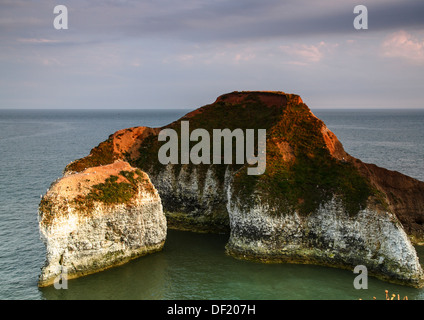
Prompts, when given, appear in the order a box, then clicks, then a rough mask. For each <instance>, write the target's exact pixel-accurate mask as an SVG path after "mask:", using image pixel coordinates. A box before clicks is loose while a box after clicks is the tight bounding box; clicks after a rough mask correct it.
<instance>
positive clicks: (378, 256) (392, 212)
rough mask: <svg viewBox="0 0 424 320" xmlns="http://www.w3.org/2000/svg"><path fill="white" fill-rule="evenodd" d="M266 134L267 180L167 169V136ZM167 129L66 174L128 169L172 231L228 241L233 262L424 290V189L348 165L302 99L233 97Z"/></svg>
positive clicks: (141, 133) (229, 169) (116, 146)
mask: <svg viewBox="0 0 424 320" xmlns="http://www.w3.org/2000/svg"><path fill="white" fill-rule="evenodd" d="M183 120H184V121H189V122H190V130H191V131H192V130H194V129H197V128H203V129H206V130H208V131H209V132H210V133H212V130H213V129H224V128H229V129H230V130H234V129H236V128H241V129H243V130H246V129H266V130H267V140H266V150H267V153H266V162H267V168H266V172H265V173H264V174H263V175H261V176H249V175H247V167H248V165H235V164H233V165H213V164H211V165H209V164H200V165H193V164H188V165H162V164H160V163H159V161H158V150H159V148H160V146H161V142H159V141H158V133H159V132H160V130H161V129H164V128H172V129H174V130H175V131H177V133H180V122H181V121H183ZM164 128H144V127H140V128H130V129H128V130H121V131H119V132H117V133H115V134H114V135H111V136H110V137H109V139H108V140H106V141H105V142H102V143H101V144H100V145H99V146H97V147H96V148H94V149H93V150H92V152H91V153H90V155H89V156H87V157H85V158H83V159H79V160H77V161H75V162H73V163H71V164H69V165H68V166H67V168H66V172H81V171H83V170H86V168H89V167H93V166H94V167H95V166H99V165H105V164H108V163H112V162H113V161H115V160H117V159H124V160H126V161H128V162H129V163H130V164H131V165H132V166H133V167H137V168H140V169H141V170H143V171H145V172H147V173H148V174H149V176H150V178H151V180H152V182H153V184H154V185H155V187H156V188H157V189H158V192H159V194H160V197H161V199H162V203H163V206H164V211H165V213H166V215H167V220H168V226H169V227H172V228H177V229H183V230H193V231H201V232H230V239H229V242H228V245H227V252H228V253H229V254H231V255H233V256H235V257H238V258H244V259H253V260H259V261H265V262H291V263H314V264H321V265H326V266H333V267H341V268H348V269H353V268H354V267H355V266H356V265H359V264H361V265H365V266H367V267H368V270H369V272H370V273H371V274H374V275H375V276H377V277H379V278H381V279H384V280H388V281H392V282H396V283H401V284H406V285H411V286H415V287H420V286H422V285H423V282H422V279H423V271H422V268H421V266H420V263H419V261H418V257H417V254H416V252H415V249H414V247H413V246H412V243H411V239H412V240H413V241H414V242H415V243H419V242H421V241H422V240H423V235H424V232H423V231H424V224H423V221H424V193H423V190H424V183H423V182H420V181H418V180H415V179H412V178H410V177H407V176H405V175H402V174H400V173H398V172H393V171H389V170H386V169H382V168H379V167H377V166H375V165H371V164H365V163H363V162H361V161H360V160H358V159H355V158H354V157H352V156H350V155H349V154H348V153H346V152H345V150H344V149H343V146H342V144H341V143H340V141H339V140H338V139H337V137H336V136H335V135H334V134H333V133H332V132H331V131H330V130H329V129H328V128H327V127H326V126H325V124H324V123H323V122H322V121H321V120H319V119H318V118H316V117H315V116H314V115H313V114H312V112H311V111H310V110H309V108H308V107H307V106H306V105H305V104H304V103H303V101H302V100H301V98H300V97H299V96H297V95H292V94H285V93H283V92H233V93H230V94H225V95H222V96H220V97H219V98H218V99H217V100H216V101H215V102H214V103H212V104H210V105H206V106H204V107H202V108H199V109H197V110H195V111H193V112H190V113H189V114H187V115H186V116H184V117H183V118H181V119H179V120H178V121H175V122H173V123H171V124H169V125H168V126H166V127H164Z"/></svg>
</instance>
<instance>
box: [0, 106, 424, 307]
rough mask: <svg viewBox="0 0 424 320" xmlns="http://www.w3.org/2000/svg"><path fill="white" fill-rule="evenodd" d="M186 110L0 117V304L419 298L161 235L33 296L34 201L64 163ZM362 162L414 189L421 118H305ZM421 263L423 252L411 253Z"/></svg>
mask: <svg viewBox="0 0 424 320" xmlns="http://www.w3.org/2000/svg"><path fill="white" fill-rule="evenodd" d="M189 111H190V110H160V109H156V110H76V109H75V110H7V109H3V110H0V152H1V163H0V299H1V300H70V299H73V300H86V299H87V300H88V299H89V300H100V299H102V300H104V299H107V300H108V299H114V300H121V299H127V300H128V299H130V300H133V299H134V300H135V299H137V300H138V299H140V300H194V299H196V300H199V299H200V300H209V299H210V300H212V299H213V300H335V299H336V300H345V299H346V300H358V299H363V300H369V299H374V298H375V299H378V300H383V299H385V296H386V293H385V290H388V292H389V294H390V296H391V295H392V294H395V295H396V296H397V295H399V297H400V298H404V297H408V299H409V300H424V289H415V288H409V287H404V286H399V285H394V284H390V283H387V282H384V281H380V280H378V279H375V278H373V277H369V279H368V288H367V289H361V290H357V289H355V287H354V285H353V283H354V280H355V277H356V276H357V274H354V273H353V272H352V271H348V270H340V269H335V268H327V267H320V266H311V265H293V264H261V263H256V262H249V261H242V260H237V259H234V258H232V257H230V256H227V255H226V254H225V244H226V242H227V240H228V235H225V234H217V235H216V234H196V233H190V232H182V231H174V230H169V232H168V237H167V241H166V244H165V247H164V249H163V250H162V251H161V252H158V253H155V254H152V255H148V256H145V257H141V258H139V259H136V260H133V261H131V262H129V263H127V264H125V265H123V266H120V267H116V268H112V269H109V270H106V271H103V272H100V273H97V274H93V275H90V276H86V277H82V278H79V279H74V280H70V281H68V284H67V289H61V290H57V289H55V288H54V287H53V286H52V287H48V288H38V287H37V280H38V276H39V274H40V268H41V267H42V266H43V264H44V260H45V247H44V244H43V243H42V242H41V240H40V235H39V230H38V220H37V208H38V205H39V202H40V196H41V195H43V194H44V193H45V192H46V190H47V189H48V188H49V186H50V184H51V183H52V182H53V181H54V180H56V179H57V178H59V177H61V175H62V171H63V169H64V167H65V166H66V165H67V164H68V163H69V162H71V161H73V160H75V159H77V158H81V157H84V156H86V155H87V154H89V152H90V150H91V148H93V147H95V146H96V145H98V144H99V143H100V142H102V141H104V140H106V139H107V138H108V136H109V135H110V134H112V133H114V132H115V131H117V130H119V129H123V128H129V127H135V126H150V127H160V126H163V125H166V124H168V123H170V122H172V121H174V120H177V119H178V118H180V117H181V116H183V115H184V114H186V113H187V112H189ZM312 111H313V113H314V114H315V115H316V116H318V117H319V118H320V119H322V120H323V121H324V122H325V123H326V125H327V126H328V127H329V128H330V130H332V131H333V132H334V133H335V134H336V135H337V137H338V138H339V140H340V141H341V142H342V144H343V146H344V148H345V150H346V151H347V152H348V153H349V154H351V155H352V156H355V157H357V158H359V159H361V160H362V161H364V162H369V163H375V164H377V165H379V166H382V167H385V168H388V169H391V170H396V171H399V172H402V173H404V174H407V175H409V176H411V177H414V178H416V179H419V180H421V181H424V161H423V160H424V110H376V109H375V110H363V109H358V110H330V109H325V110H324V109H322V110H312ZM417 252H418V254H419V256H420V259H421V261H422V262H424V249H423V248H421V247H417Z"/></svg>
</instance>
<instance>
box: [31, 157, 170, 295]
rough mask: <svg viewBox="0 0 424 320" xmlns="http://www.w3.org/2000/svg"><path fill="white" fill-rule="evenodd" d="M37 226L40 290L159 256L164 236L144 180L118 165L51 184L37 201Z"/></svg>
mask: <svg viewBox="0 0 424 320" xmlns="http://www.w3.org/2000/svg"><path fill="white" fill-rule="evenodd" d="M39 226H40V234H41V238H42V240H43V242H44V243H45V245H46V248H47V257H46V263H45V265H44V267H43V268H42V272H41V276H40V278H39V286H40V287H44V286H48V285H51V284H53V282H54V281H55V279H58V277H59V275H60V274H61V273H62V272H66V275H67V278H68V279H72V278H77V277H80V276H83V275H87V274H91V273H95V272H98V271H101V270H104V269H107V268H110V267H113V266H117V265H121V264H123V263H125V262H127V261H129V260H131V259H134V258H137V257H140V256H142V255H145V254H148V253H152V252H156V251H159V250H161V249H162V247H163V245H164V242H165V238H166V230H167V227H166V218H165V215H164V213H163V210H162V203H161V201H160V197H159V194H158V193H157V191H156V189H155V188H154V186H153V185H152V183H151V182H150V179H149V177H148V176H147V174H146V173H144V172H142V171H141V170H139V169H136V168H132V167H131V166H130V165H129V164H128V163H126V162H123V161H117V162H114V163H113V164H109V165H105V166H101V167H92V168H88V169H87V170H84V171H82V172H80V173H74V174H66V175H65V176H64V177H63V178H61V179H59V180H58V181H56V182H54V183H53V184H52V186H51V187H50V189H49V190H48V192H47V194H46V195H45V196H44V197H43V198H42V200H41V203H40V207H39ZM65 270H66V271H65Z"/></svg>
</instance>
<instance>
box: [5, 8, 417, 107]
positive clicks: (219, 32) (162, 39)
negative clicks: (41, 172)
mask: <svg viewBox="0 0 424 320" xmlns="http://www.w3.org/2000/svg"><path fill="white" fill-rule="evenodd" d="M57 5H65V6H66V7H67V9H68V29H66V30H65V29H62V30H56V29H55V28H54V24H53V21H54V19H55V18H56V17H57V16H58V14H54V12H53V10H54V8H55V6H57ZM357 5H365V6H366V7H367V9H368V29H362V30H357V29H355V28H354V25H353V21H354V19H355V17H356V16H357V14H355V13H354V12H353V11H354V7H355V6H357ZM0 70H1V72H0V108H1V109H19V108H22V109H40V108H41V109H45V108H47V109H104V108H107V109H143V108H144V109H154V108H159V109H162V108H163V109H169V108H179V109H180V108H184V109H194V108H197V107H200V106H203V105H206V104H209V103H212V102H214V101H215V99H216V98H217V97H218V96H219V95H221V94H224V93H228V92H232V91H244V90H276V91H284V92H287V93H294V94H298V95H300V96H301V97H302V99H303V101H304V102H305V103H306V104H307V105H308V106H309V107H310V108H311V109H314V108H317V109H318V108H338V109H342V108H346V109H347V108H424V90H423V89H424V81H423V80H424V1H422V0H343V1H340V0H309V1H306V0H287V1H284V0H255V1H254V0H137V1H136V0H102V1H100V0H72V1H70V0H56V1H50V0H26V1H24V0H0Z"/></svg>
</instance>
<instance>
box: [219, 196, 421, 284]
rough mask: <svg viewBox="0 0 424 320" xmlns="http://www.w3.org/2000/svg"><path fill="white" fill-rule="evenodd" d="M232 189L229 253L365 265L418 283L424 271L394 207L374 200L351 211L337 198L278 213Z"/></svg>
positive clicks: (258, 258)
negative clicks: (306, 210) (247, 202)
mask: <svg viewBox="0 0 424 320" xmlns="http://www.w3.org/2000/svg"><path fill="white" fill-rule="evenodd" d="M230 193H231V192H230V190H229V202H228V212H229V215H230V221H231V224H230V227H231V234H230V239H229V241H228V244H227V246H226V250H227V253H229V254H230V255H232V256H235V257H237V258H240V259H247V260H256V261H261V262H267V263H268V262H270V263H275V262H288V263H303V264H317V265H324V266H330V267H338V268H344V269H354V268H355V266H358V265H365V266H366V267H367V269H368V272H369V274H371V275H375V276H377V277H378V278H380V279H383V280H388V281H390V282H394V283H399V284H404V285H405V284H406V285H410V286H414V287H421V286H422V285H423V271H422V269H421V266H420V263H419V259H418V257H417V255H416V252H415V249H414V247H413V246H412V244H411V242H410V241H409V239H408V236H407V235H406V233H405V231H404V229H403V227H402V225H401V224H400V222H399V221H398V219H397V218H396V216H394V215H393V214H391V213H390V212H385V211H381V210H380V209H378V208H376V207H374V206H372V205H370V206H369V207H367V208H366V209H363V210H360V211H359V212H358V213H357V214H356V215H354V216H349V215H348V214H347V213H346V210H345V208H344V206H343V204H342V202H341V201H340V200H339V199H337V198H333V199H332V200H331V201H329V202H328V203H326V204H324V205H322V206H321V207H320V208H319V209H318V210H317V211H315V212H313V213H311V214H310V215H306V216H305V215H301V214H298V213H297V212H295V213H293V214H282V215H278V214H277V215H276V214H275V212H272V211H273V210H274V208H272V207H270V206H269V205H268V204H267V203H263V202H261V200H260V199H258V202H257V203H256V204H255V205H254V206H252V207H251V208H250V209H249V210H246V208H245V207H243V206H241V205H240V203H242V202H243V201H240V199H237V198H236V197H232V196H231V194H230Z"/></svg>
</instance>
